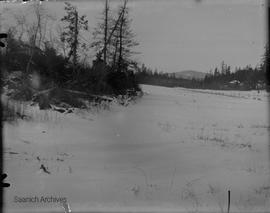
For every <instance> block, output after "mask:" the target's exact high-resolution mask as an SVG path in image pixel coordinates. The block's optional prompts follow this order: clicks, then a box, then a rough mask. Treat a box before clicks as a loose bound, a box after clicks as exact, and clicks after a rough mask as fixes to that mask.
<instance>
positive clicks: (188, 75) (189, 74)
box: [174, 70, 207, 80]
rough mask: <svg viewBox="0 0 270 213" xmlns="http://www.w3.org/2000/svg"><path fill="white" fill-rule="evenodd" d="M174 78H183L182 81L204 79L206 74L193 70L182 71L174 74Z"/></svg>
mask: <svg viewBox="0 0 270 213" xmlns="http://www.w3.org/2000/svg"><path fill="white" fill-rule="evenodd" d="M174 74H175V77H176V78H184V79H193V78H194V79H198V80H199V79H204V77H205V76H206V74H207V73H204V72H199V71H194V70H184V71H180V72H175V73H174Z"/></svg>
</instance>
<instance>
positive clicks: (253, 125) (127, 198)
mask: <svg viewBox="0 0 270 213" xmlns="http://www.w3.org/2000/svg"><path fill="white" fill-rule="evenodd" d="M142 88H143V90H144V91H145V95H144V96H143V97H142V98H141V99H139V100H137V103H135V104H133V105H130V106H128V107H123V106H121V107H120V106H112V107H111V109H110V110H106V111H100V112H99V113H96V112H95V113H93V112H92V113H91V112H83V111H81V112H77V113H73V114H61V113H58V112H52V111H39V110H38V109H37V108H35V107H30V108H28V109H25V111H26V112H28V113H30V114H31V116H32V119H30V120H28V121H26V120H18V122H17V123H13V124H12V123H4V151H5V153H4V163H5V168H4V171H5V172H6V173H8V178H7V182H10V183H11V184H12V185H11V187H10V188H8V189H5V212H16V211H19V212H42V211H48V212H64V209H63V208H62V207H61V204H60V203H59V202H43V203H41V202H39V203H37V202H30V201H29V200H28V201H29V202H15V201H18V198H26V197H30V196H32V197H35V196H36V197H38V198H41V196H44V197H46V196H47V197H51V196H53V197H56V198H61V197H62V198H66V199H67V202H68V203H69V205H70V208H71V210H72V212H79V211H85V212H90V211H96V210H98V211H110V212H116V211H117V212H119V211H123V212H135V211H142V212H147V211H151V212H160V211H161V212H170V211H177V212H196V211H207V212H209V211H212V212H226V211H227V192H228V190H230V191H231V208H230V212H263V211H265V212H267V211H268V210H269V209H270V176H269V175H270V173H269V168H270V167H269V166H270V165H269V158H268V154H269V143H268V142H269V141H268V140H269V130H270V126H269V121H268V110H269V108H268V104H269V100H268V97H267V94H266V93H265V92H260V93H257V91H251V92H239V91H206V90H189V89H184V88H165V87H157V86H147V85H143V86H142ZM41 165H43V168H41ZM44 168H45V169H44ZM16 196H17V197H16Z"/></svg>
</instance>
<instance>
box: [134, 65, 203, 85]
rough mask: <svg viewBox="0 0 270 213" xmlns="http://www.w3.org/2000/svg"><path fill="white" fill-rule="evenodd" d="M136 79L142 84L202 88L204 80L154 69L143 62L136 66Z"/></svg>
mask: <svg viewBox="0 0 270 213" xmlns="http://www.w3.org/2000/svg"><path fill="white" fill-rule="evenodd" d="M135 75H136V79H137V81H138V82H139V83H140V84H150V85H157V86H165V87H186V88H201V87H202V82H201V81H198V80H196V79H192V80H190V79H183V78H177V77H175V75H173V74H169V73H164V72H159V71H158V70H157V69H155V70H152V69H151V68H148V67H146V66H145V64H142V66H141V67H137V68H136V73H135Z"/></svg>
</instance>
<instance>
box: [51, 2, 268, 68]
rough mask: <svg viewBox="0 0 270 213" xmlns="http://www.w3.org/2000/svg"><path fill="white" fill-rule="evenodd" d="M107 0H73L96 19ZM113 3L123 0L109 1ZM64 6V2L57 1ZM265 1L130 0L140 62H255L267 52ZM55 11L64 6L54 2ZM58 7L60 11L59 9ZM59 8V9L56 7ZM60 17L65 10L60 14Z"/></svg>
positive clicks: (91, 20)
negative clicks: (138, 44) (265, 50)
mask: <svg viewBox="0 0 270 213" xmlns="http://www.w3.org/2000/svg"><path fill="white" fill-rule="evenodd" d="M103 2H104V0H88V1H83V2H82V1H80V2H76V1H73V2H72V3H73V4H76V5H77V7H78V10H79V11H80V13H81V14H86V15H87V17H88V19H89V25H90V30H91V29H93V27H94V26H95V23H96V22H97V17H98V15H99V13H100V12H101V10H102V9H103V7H104V5H103ZM110 2H111V5H112V7H114V6H115V5H116V4H118V5H119V2H120V0H110ZM52 3H53V4H61V5H62V7H63V2H59V3H54V2H52ZM263 3H264V0H129V7H130V9H131V10H130V14H131V17H132V18H133V23H132V27H133V29H134V32H135V33H136V34H137V37H136V38H137V40H138V41H139V42H140V46H139V47H138V50H139V52H141V54H140V55H137V56H136V57H137V58H138V59H139V61H140V62H141V63H145V64H146V65H147V66H150V67H152V68H153V69H154V68H157V69H158V70H162V71H164V72H177V71H181V70H197V71H203V72H208V71H209V70H210V69H211V68H214V67H215V66H219V65H220V64H221V62H222V61H223V60H224V61H225V63H227V64H229V65H231V66H232V67H235V66H246V65H248V64H250V65H252V66H255V65H256V64H258V63H259V62H260V59H261V56H262V54H263V51H264V46H265V37H266V28H265V21H266V17H265V7H264V5H263ZM50 8H51V9H52V10H59V7H56V6H53V7H51V6H50ZM56 8H57V9H56ZM54 12H55V11H54ZM56 13H57V15H59V16H60V14H61V13H59V12H56Z"/></svg>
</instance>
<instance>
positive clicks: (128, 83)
mask: <svg viewBox="0 0 270 213" xmlns="http://www.w3.org/2000/svg"><path fill="white" fill-rule="evenodd" d="M127 2H128V1H127V0H124V2H123V5H120V6H119V8H118V10H117V11H116V12H113V11H111V10H110V7H109V4H108V1H106V4H105V9H104V11H103V13H102V20H101V22H100V23H98V24H97V26H96V28H95V29H94V32H92V34H93V35H92V40H89V39H86V38H84V35H85V34H87V33H89V26H88V21H87V18H86V15H80V14H79V12H78V11H77V8H76V7H75V6H73V5H71V4H70V3H65V16H64V17H62V19H61V20H60V22H61V24H60V25H58V28H57V30H55V31H56V32H57V33H58V34H57V35H55V34H53V33H52V31H49V29H50V27H51V26H53V22H54V21H55V20H54V18H53V17H51V16H50V14H49V13H48V11H46V9H45V8H44V7H43V5H40V4H39V3H33V4H32V5H31V6H30V7H31V8H29V11H28V12H29V13H28V14H32V17H31V18H28V17H27V15H26V14H15V15H14V19H15V22H16V25H15V26H9V28H8V29H7V34H8V38H7V39H6V44H7V45H6V46H7V47H6V48H5V49H3V50H1V54H0V63H1V64H0V69H1V73H2V83H3V84H4V86H6V87H8V88H9V89H10V90H9V91H10V92H11V91H13V93H12V92H11V93H12V95H11V96H12V97H13V98H17V99H23V100H31V99H33V95H35V94H36V93H38V92H40V91H43V90H51V89H52V88H59V91H60V90H61V89H66V90H77V91H82V92H84V93H88V94H92V95H104V94H105V95H109V96H117V95H126V94H127V93H128V94H129V95H130V94H131V95H136V91H140V88H139V85H138V83H137V81H136V79H135V75H134V73H133V71H132V69H131V68H132V64H133V61H132V59H131V58H132V56H133V54H134V53H133V50H132V48H133V47H134V46H136V45H138V43H137V42H136V41H135V40H134V34H133V32H132V30H131V21H130V19H129V14H128V7H127ZM30 12H32V13H30ZM90 49H92V50H94V52H95V59H94V60H93V61H91V58H90V57H89V50H90ZM14 76H17V77H14ZM18 76H19V77H18ZM130 91H133V93H131V92H130ZM74 98H76V97H74Z"/></svg>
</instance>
